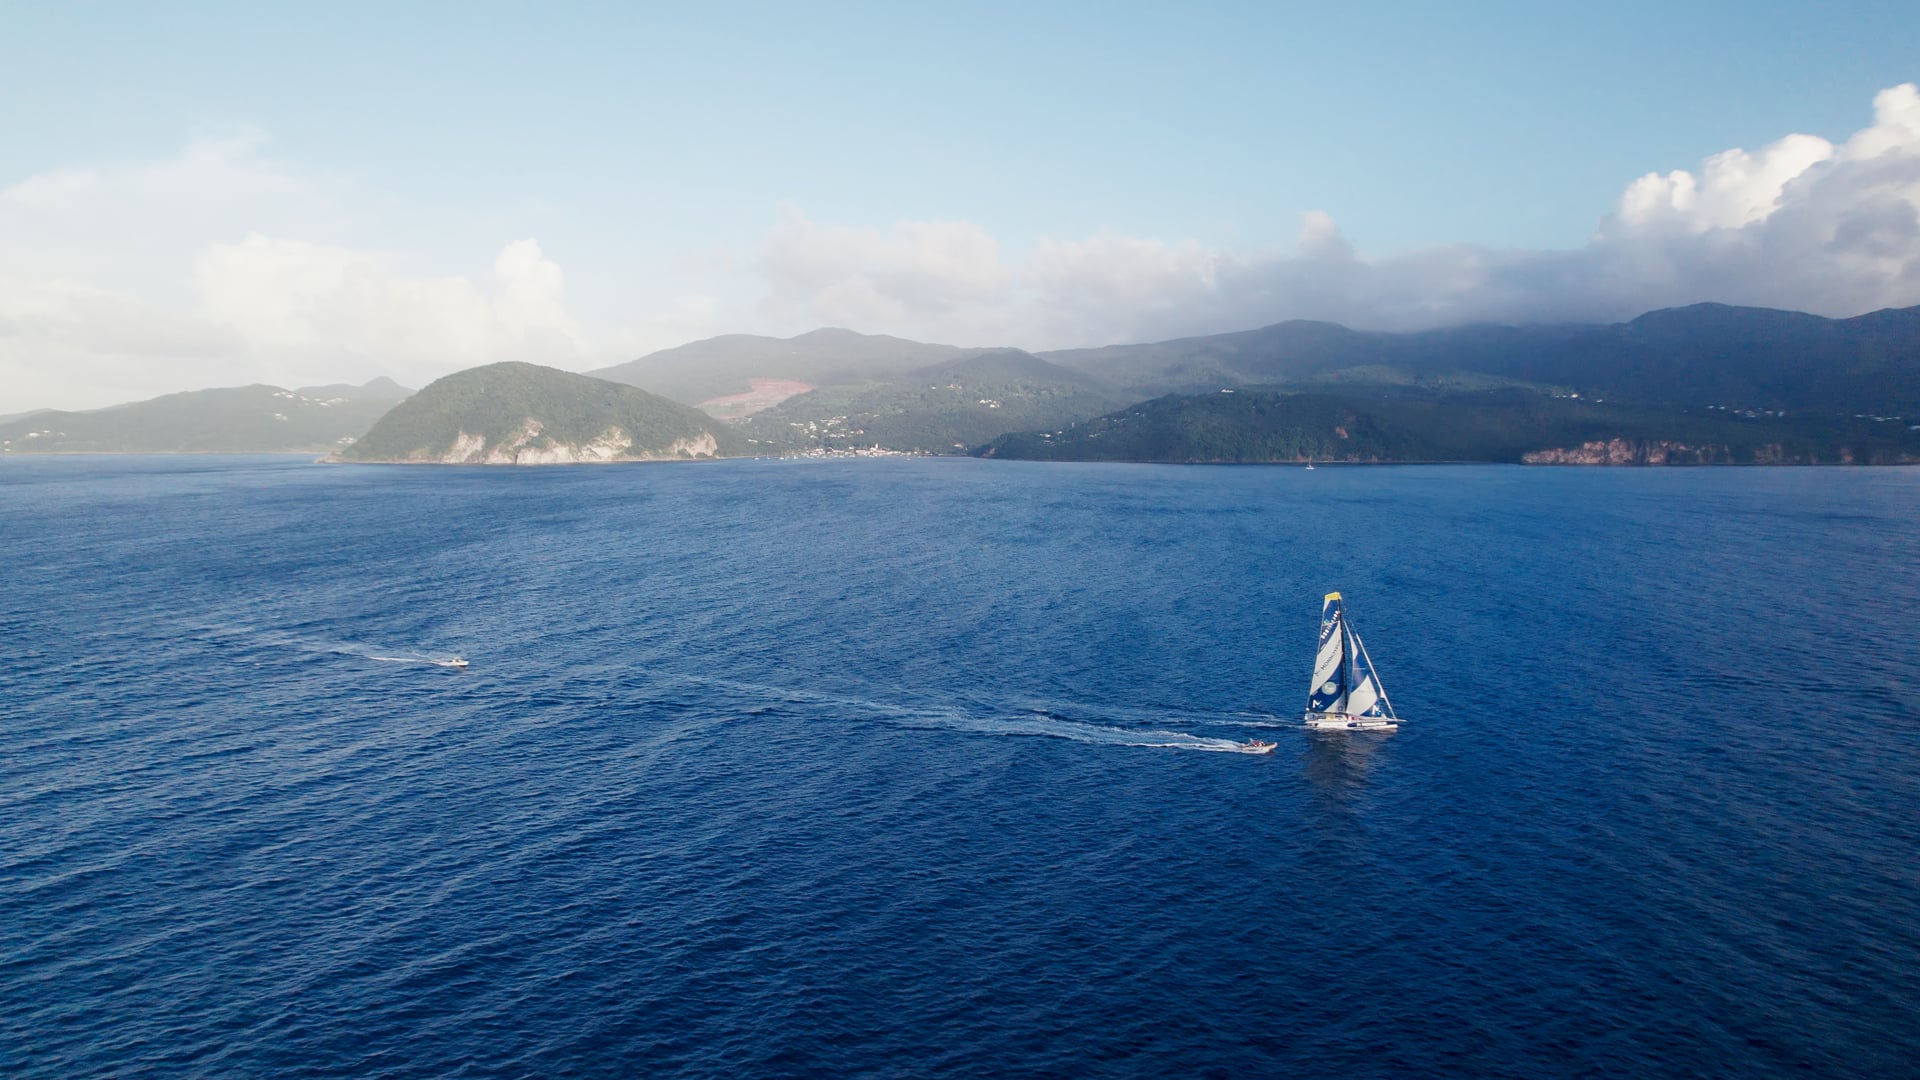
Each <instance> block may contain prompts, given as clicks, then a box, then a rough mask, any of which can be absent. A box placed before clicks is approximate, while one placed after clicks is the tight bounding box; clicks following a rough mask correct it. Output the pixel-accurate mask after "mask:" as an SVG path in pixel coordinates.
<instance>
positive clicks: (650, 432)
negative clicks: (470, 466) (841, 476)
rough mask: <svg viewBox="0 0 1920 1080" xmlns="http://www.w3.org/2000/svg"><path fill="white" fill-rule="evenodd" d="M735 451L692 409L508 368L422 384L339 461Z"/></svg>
mask: <svg viewBox="0 0 1920 1080" xmlns="http://www.w3.org/2000/svg"><path fill="white" fill-rule="evenodd" d="M743 448H744V444H743V443H742V441H741V440H740V438H739V437H738V436H737V435H736V434H735V433H733V432H732V431H730V430H728V429H727V428H726V426H725V425H723V424H721V423H720V422H719V421H716V420H714V419H712V418H711V417H708V416H707V415H706V414H705V413H703V412H701V411H700V410H698V409H695V408H693V407H691V406H688V405H682V404H679V403H678V402H674V401H669V400H667V399H666V398H663V397H660V396H659V395H657V394H649V393H647V392H646V391H644V390H640V389H638V388H636V387H632V386H622V385H620V384H619V383H612V382H608V381H606V380H604V379H596V378H592V377H591V376H587V375H576V374H573V373H572V372H566V371H560V370H557V369H555V368H549V367H540V366H538V365H535V364H524V363H515V362H508V363H500V364H489V365H486V366H485V367H477V368H471V369H469V370H466V371H461V372H456V373H454V374H452V375H448V376H447V377H445V378H443V379H439V380H437V381H435V382H433V383H431V384H430V385H428V386H427V387H426V388H425V389H423V390H421V391H420V392H419V393H417V394H415V395H414V396H413V397H411V398H409V399H408V400H406V401H405V402H403V403H401V404H400V405H398V406H396V407H395V408H394V409H393V410H392V411H391V412H389V413H387V414H386V415H385V416H383V417H381V418H380V421H379V423H377V424H375V425H373V428H372V430H370V431H368V432H367V434H366V435H365V437H363V438H361V439H360V440H359V441H358V442H356V443H354V444H353V445H352V446H350V447H347V448H346V449H345V450H344V451H342V452H341V454H340V458H341V460H344V461H398V462H441V463H449V464H453V463H475V464H482V463H484V464H548V463H560V462H570V461H616V460H651V459H662V458H666V459H671V458H688V457H716V456H725V455H729V454H736V453H740V452H741V451H742V449H743Z"/></svg>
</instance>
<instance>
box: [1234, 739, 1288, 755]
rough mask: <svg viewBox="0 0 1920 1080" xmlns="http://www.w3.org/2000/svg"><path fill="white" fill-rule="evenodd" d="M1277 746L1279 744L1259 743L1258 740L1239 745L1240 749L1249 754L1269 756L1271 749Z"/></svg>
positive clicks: (1250, 740)
mask: <svg viewBox="0 0 1920 1080" xmlns="http://www.w3.org/2000/svg"><path fill="white" fill-rule="evenodd" d="M1278 745H1280V744H1279V743H1270V742H1261V741H1260V740H1259V739H1248V740H1247V741H1246V742H1243V743H1241V744H1240V749H1242V750H1244V751H1246V752H1247V753H1249V754H1271V753H1273V748H1274V747H1276V746H1278Z"/></svg>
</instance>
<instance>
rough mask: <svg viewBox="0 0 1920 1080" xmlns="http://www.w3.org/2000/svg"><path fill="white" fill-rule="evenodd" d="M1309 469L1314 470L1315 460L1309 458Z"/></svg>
mask: <svg viewBox="0 0 1920 1080" xmlns="http://www.w3.org/2000/svg"><path fill="white" fill-rule="evenodd" d="M1307 468H1308V469H1312V468H1313V459H1312V458H1308V459H1307Z"/></svg>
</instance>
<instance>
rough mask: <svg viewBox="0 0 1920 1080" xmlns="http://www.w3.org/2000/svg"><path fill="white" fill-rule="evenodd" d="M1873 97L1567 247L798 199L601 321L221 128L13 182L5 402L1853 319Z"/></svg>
mask: <svg viewBox="0 0 1920 1080" xmlns="http://www.w3.org/2000/svg"><path fill="white" fill-rule="evenodd" d="M1873 107H1874V115H1873V122H1872V123H1871V124H1870V125H1869V126H1867V127H1865V128H1863V129H1861V130H1860V131H1858V132H1856V133H1855V134H1853V135H1852V136H1851V137H1850V138H1848V139H1846V140H1845V141H1844V142H1841V143H1838V144H1835V143H1832V142H1829V141H1828V140H1826V139H1823V138H1820V137H1818V136H1813V135H1804V134H1795V135H1788V136H1786V137H1784V138H1781V139H1779V140H1778V141H1776V142H1773V143H1770V144H1768V145H1766V146H1763V147H1761V148H1760V149H1758V150H1753V151H1747V150H1740V149H1734V150H1727V151H1725V152H1723V153H1719V154H1716V155H1714V156H1712V157H1710V158H1708V159H1707V160H1706V161H1705V162H1703V163H1701V164H1700V165H1699V166H1698V167H1697V168H1695V169H1690V170H1675V171H1672V172H1667V173H1664V174H1660V173H1652V174H1648V175H1646V176H1643V177H1640V178H1639V179H1636V180H1632V181H1630V182H1628V183H1626V184H1625V186H1624V189H1623V190H1622V193H1621V195H1620V196H1619V198H1618V200H1617V202H1616V204H1615V205H1614V206H1613V207H1612V208H1611V210H1609V211H1606V212H1604V214H1603V215H1602V216H1600V218H1599V222H1598V226H1597V228H1596V230H1595V232H1594V234H1593V235H1592V237H1591V238H1590V239H1589V240H1588V242H1587V243H1586V244H1585V245H1584V246H1582V247H1580V248H1577V249H1573V250H1559V251H1527V250H1510V249H1495V248H1488V247H1484V246H1479V245H1475V244H1471V243H1462V244H1456V245H1452V246H1447V247H1440V248H1432V249H1426V250H1420V251H1412V252H1407V253H1401V254H1390V255H1378V256H1374V255H1368V254H1367V253H1365V251H1364V247H1363V246H1356V245H1355V244H1354V243H1353V242H1352V241H1351V240H1350V239H1349V238H1348V237H1346V236H1345V235H1344V234H1343V233H1342V231H1341V229H1340V227H1339V225H1338V223H1337V222H1335V221H1334V220H1333V219H1332V218H1331V217H1329V216H1328V215H1326V214H1324V213H1321V212H1318V211H1311V210H1310V211H1307V212H1306V213H1304V214H1300V213H1297V211H1295V210H1293V209H1290V208H1276V213H1275V217H1276V220H1288V219H1296V218H1297V222H1298V226H1297V233H1296V234H1295V235H1294V236H1293V237H1292V242H1291V243H1290V244H1286V245H1282V244H1279V243H1276V244H1275V245H1274V246H1273V247H1271V248H1269V249H1263V250H1251V251H1249V250H1220V249H1214V248H1209V247H1207V246H1205V245H1202V244H1198V243H1195V242H1192V241H1177V242H1168V241H1165V240H1159V239H1151V238H1142V237H1137V236H1130V235H1127V234H1125V233H1124V232H1122V231H1117V230H1107V231H1102V232H1098V233H1095V234H1094V235H1091V236H1085V237H1081V238H1077V239H1060V238H1046V239H1041V240H1039V241H1037V242H1034V243H1031V244H1029V245H1027V246H1026V247H1025V248H1024V250H1022V251H1021V253H1020V254H1018V255H1017V256H1013V255H1009V253H1008V249H1009V245H1006V244H1003V243H1002V241H1001V240H1000V238H998V237H996V236H995V235H994V234H993V232H992V231H991V230H989V229H988V228H987V227H986V226H984V225H981V224H978V223H975V222H968V221H956V220H927V221H912V222H896V223H893V224H890V225H884V226H881V225H872V224H851V225H849V224H832V223H821V222H815V221H813V220H811V219H809V218H808V217H807V216H806V214H805V213H804V212H803V210H802V209H800V208H797V207H793V206H783V207H781V208H779V210H778V218H777V220H776V221H775V223H774V224H773V225H772V227H771V228H770V229H769V230H768V232H767V233H766V234H765V235H764V237H763V238H762V240H761V242H760V244H759V246H758V250H757V251H754V252H741V253H739V254H738V256H737V257H736V258H735V260H734V261H733V264H732V269H731V270H730V271H729V272H727V273H725V274H719V275H715V276H713V277H711V278H710V279H708V280H705V281H702V282H699V283H698V285H697V287H696V288H695V289H693V290H692V291H684V292H682V294H681V295H677V296H674V297H671V298H664V297H638V298H634V308H633V309H632V310H606V311H594V312H585V311H582V310H579V309H578V302H577V301H575V300H573V299H570V297H569V295H568V292H567V287H566V276H565V275H564V274H563V272H562V270H561V268H560V267H559V266H558V265H556V263H555V262H554V261H553V260H551V259H549V258H548V257H547V256H546V255H545V254H544V253H543V252H542V250H541V248H540V245H539V244H538V242H537V241H536V240H534V239H532V238H517V237H513V236H503V237H500V238H498V239H497V241H495V244H496V245H497V246H496V247H495V248H494V250H496V251H497V255H496V256H495V257H494V258H493V259H492V262H491V264H490V265H485V266H466V267H461V266H459V265H458V261H459V260H457V259H455V260H451V261H449V260H447V259H445V258H444V257H441V258H439V259H438V260H437V261H436V257H435V255H434V254H433V253H427V252H412V253H409V252H399V251H391V250H384V249H381V248H378V247H375V246H365V245H356V244H355V243H353V242H352V241H351V240H350V239H342V238H343V237H351V236H354V235H365V234H367V232H368V231H369V229H368V225H367V222H368V221H369V220H370V219H373V218H376V217H377V216H378V215H377V214H376V213H375V212H374V211H372V210H371V209H369V208H370V207H372V206H374V205H376V204H381V203H382V200H381V199H379V198H378V197H376V196H374V195H372V194H370V193H368V192H366V191H364V190H361V189H360V188H359V187H358V186H357V185H356V184H355V183H353V182H352V181H350V180H346V179H342V178H339V177H330V176H324V175H309V174H306V173H302V172H300V171H298V170H295V169H292V168H289V167H287V166H284V165H281V164H278V163H276V162H275V161H273V160H271V159H269V158H267V157H266V156H265V155H264V153H263V151H264V144H263V142H262V141H261V140H260V139H259V138H257V137H245V138H239V139H225V140H217V139H203V140H198V141H195V142H193V143H192V144H190V145H189V146H187V147H186V148H185V150H184V151H182V153H181V154H179V155H178V156H177V157H174V158H170V159H166V160H161V161H149V162H136V163H130V164H124V163H123V164H117V165H109V166H100V167H93V168H84V169H65V170H59V171H52V172H46V173H42V174H39V175H35V176H31V177H28V178H26V179H24V180H20V181H18V182H16V183H13V184H11V185H10V186H6V187H0V413H4V412H12V411H16V410H19V409H24V408H29V407H35V406H56V407H93V406H98V405H105V404H110V403H112V402H116V401H124V400H131V399H135V398H140V397H145V396H151V395H153V394H158V393H164V392H167V391H171V390H183V389H196V388H200V387H205V386H214V385H235V384H240V383H248V382H274V383H279V384H281V385H297V384H301V383H310V382H330V381H336V380H339V379H343V378H352V379H355V380H356V381H357V380H359V379H362V378H366V377H371V376H372V375H375V374H390V375H393V376H394V377H396V378H400V379H401V380H403V381H409V382H412V383H413V384H415V385H418V384H420V383H422V382H425V381H427V380H429V379H431V378H434V377H436V376H438V375H441V374H445V373H448V372H451V371H454V370H457V369H459V368H463V367H469V366H473V365H475V364H481V363H486V362H489V361H492V360H501V359H520V360H532V361H535V362H539V363H547V364H552V365H555V366H559V367H570V368H576V369H577V368H585V367H592V366H597V365H600V364H605V363H612V362H617V361H619V360H624V359H629V358H631V355H632V353H633V352H635V351H637V350H638V351H643V350H646V349H651V348H658V347H664V346H668V345H673V344H678V343H680V342H682V341H685V340H688V339H690V338H695V337H704V336H709V335H712V334H719V333H727V332H741V331H749V332H765V333H779V334H789V333H795V332H798V331H802V330H806V329H811V328H813V327H815V326H820V325H839V326H848V327H851V328H854V329H858V330H861V331H865V332H869V333H891V334H898V335H900V336H904V337H912V338H918V339H921V340H928V341H942V342H950V343H955V344H963V345H974V344H1016V345H1020V346H1023V347H1026V348H1054V347H1066V346H1077V345H1094V344H1104V343H1110V342H1120V341H1142V340H1157V339H1165V338H1170V337H1178V336H1183V335H1190V334H1205V333H1216V332H1221V331H1227V330H1238V329H1247V328H1251V327H1256V326H1262V325H1266V324H1269V323H1274V322H1278V321H1282V320H1285V319H1291V318H1310V319H1325V320H1330V321H1335V322H1341V323H1346V324H1348V325H1352V326H1356V327H1362V328H1374V329H1400V330H1405V329H1419V328H1424V327H1432V326H1441V325H1452V324H1459V323H1466V322H1477V321H1498V322H1542V321H1558V320H1574V319H1577V320H1606V321H1612V320H1617V319H1624V318H1629V317H1632V316H1634V315H1637V314H1639V313H1641V312H1643V311H1646V310H1649V309H1652V308H1658V307H1667V306H1674V305H1679V304H1688V303H1694V302H1698V301H1704V300H1713V301H1720V302H1725V303H1734V304H1752V305H1760V306H1769V307H1783V308H1796V309H1800V310H1808V311H1813V312H1817V313H1820V314H1826V315H1834V316H1844V315H1852V314H1857V313H1860V312H1863V311H1869V310H1874V309H1877V308H1881V307H1894V306H1906V305H1912V304H1920V89H1916V87H1915V86H1914V85H1912V84H1907V85H1902V86H1896V87H1893V88H1890V89H1887V90H1884V91H1882V92H1881V93H1880V94H1878V95H1877V96H1876V97H1875V99H1874V102H1873ZM1408 182H1409V183H1418V177H1417V175H1415V176H1410V177H1409V179H1408ZM1511 182H1512V183H1516V184H1524V183H1525V182H1526V180H1525V177H1524V176H1518V177H1513V178H1512V179H1511ZM673 257H674V253H663V255H662V258H663V259H671V258H673ZM649 306H651V307H653V308H658V309H660V310H662V311H663V312H664V314H659V315H648V314H645V311H646V310H647V309H648V308H649Z"/></svg>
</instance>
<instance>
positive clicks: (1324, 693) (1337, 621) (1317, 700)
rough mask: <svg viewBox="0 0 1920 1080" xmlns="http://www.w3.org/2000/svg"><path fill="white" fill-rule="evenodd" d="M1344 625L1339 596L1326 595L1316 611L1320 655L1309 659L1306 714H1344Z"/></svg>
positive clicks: (1346, 663)
mask: <svg viewBox="0 0 1920 1080" xmlns="http://www.w3.org/2000/svg"><path fill="white" fill-rule="evenodd" d="M1346 631H1347V621H1346V619H1345V618H1344V617H1343V616H1342V612H1341V610H1340V594H1339V593H1337V592H1333V593H1328V594H1327V599H1326V606H1325V607H1322V608H1321V609H1320V651H1319V652H1318V653H1317V654H1315V656H1314V659H1313V688H1312V689H1311V690H1309V691H1308V692H1307V711H1308V712H1321V713H1325V712H1342V713H1343V712H1346V711H1347V688H1348V682H1347V679H1348V675H1349V668H1350V667H1351V665H1350V664H1349V663H1348V662H1347V632H1346Z"/></svg>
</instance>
